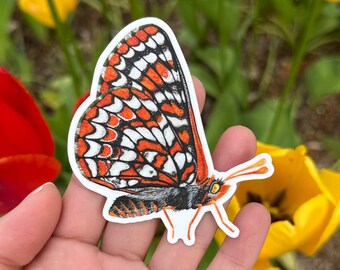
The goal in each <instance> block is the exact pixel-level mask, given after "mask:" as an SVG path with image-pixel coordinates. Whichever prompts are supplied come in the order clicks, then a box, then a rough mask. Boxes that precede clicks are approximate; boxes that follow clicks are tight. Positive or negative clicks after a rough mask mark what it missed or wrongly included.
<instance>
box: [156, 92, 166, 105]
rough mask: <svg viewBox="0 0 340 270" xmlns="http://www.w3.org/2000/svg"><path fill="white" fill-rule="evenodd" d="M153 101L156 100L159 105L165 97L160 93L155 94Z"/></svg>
mask: <svg viewBox="0 0 340 270" xmlns="http://www.w3.org/2000/svg"><path fill="white" fill-rule="evenodd" d="M155 99H156V100H157V102H158V103H159V104H161V103H162V102H163V101H164V100H166V97H165V96H164V94H163V93H162V92H156V94H155Z"/></svg>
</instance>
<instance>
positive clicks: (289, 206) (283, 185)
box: [236, 143, 320, 215]
mask: <svg viewBox="0 0 340 270" xmlns="http://www.w3.org/2000/svg"><path fill="white" fill-rule="evenodd" d="M263 152H267V153H269V154H270V155H271V156H272V159H273V165H274V168H275V172H274V174H273V176H272V177H270V178H268V179H265V180H261V181H247V182H243V183H241V184H240V186H239V187H238V190H237V192H236V196H237V198H238V199H239V202H240V204H241V205H244V204H245V203H247V202H248V195H249V192H251V193H252V194H256V195H259V196H260V197H261V198H262V199H263V200H264V201H268V202H272V201H275V199H276V197H277V196H278V194H280V193H281V192H285V195H284V199H283V201H282V205H281V208H282V209H285V210H286V212H287V214H290V215H293V213H294V212H295V210H296V209H297V208H298V207H299V206H300V205H301V204H302V203H304V202H305V201H307V200H309V199H310V198H312V197H314V196H316V195H317V194H319V193H320V188H319V186H318V184H317V183H316V182H315V180H314V178H315V177H317V176H318V172H317V169H316V167H315V165H314V163H313V161H312V160H311V159H310V158H309V157H307V156H306V155H305V154H306V148H305V147H304V146H299V147H297V148H296V149H285V148H279V147H275V146H270V145H265V144H261V143H259V144H258V153H263ZM306 183H308V184H306ZM302 191H303V192H302Z"/></svg>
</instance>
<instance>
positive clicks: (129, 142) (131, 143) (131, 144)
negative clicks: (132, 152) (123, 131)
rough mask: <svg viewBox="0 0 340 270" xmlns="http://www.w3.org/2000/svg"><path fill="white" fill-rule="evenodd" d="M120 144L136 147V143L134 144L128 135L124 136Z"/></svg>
mask: <svg viewBox="0 0 340 270" xmlns="http://www.w3.org/2000/svg"><path fill="white" fill-rule="evenodd" d="M120 145H121V146H123V147H127V148H130V149H134V148H135V145H134V144H133V142H132V141H131V140H130V139H129V137H127V136H126V135H124V136H123V138H122V142H121V143H120Z"/></svg>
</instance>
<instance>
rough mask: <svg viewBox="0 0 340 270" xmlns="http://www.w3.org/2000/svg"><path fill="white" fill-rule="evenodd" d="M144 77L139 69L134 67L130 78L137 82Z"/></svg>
mask: <svg viewBox="0 0 340 270" xmlns="http://www.w3.org/2000/svg"><path fill="white" fill-rule="evenodd" d="M141 75H142V73H141V72H140V70H139V69H137V68H136V67H133V68H132V69H131V71H130V73H129V77H130V78H132V79H135V80H137V79H138V78H140V76H141Z"/></svg>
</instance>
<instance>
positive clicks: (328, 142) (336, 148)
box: [322, 136, 340, 158]
mask: <svg viewBox="0 0 340 270" xmlns="http://www.w3.org/2000/svg"><path fill="white" fill-rule="evenodd" d="M322 144H323V146H324V147H325V148H326V149H327V150H328V151H330V152H331V153H332V154H334V155H335V156H336V157H337V158H340V139H339V138H338V137H332V136H327V137H324V138H323V139H322Z"/></svg>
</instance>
